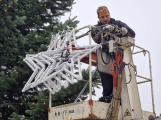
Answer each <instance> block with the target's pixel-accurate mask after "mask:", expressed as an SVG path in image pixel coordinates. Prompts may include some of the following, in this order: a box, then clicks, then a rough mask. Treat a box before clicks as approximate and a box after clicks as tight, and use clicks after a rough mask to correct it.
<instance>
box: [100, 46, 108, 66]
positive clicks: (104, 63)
mask: <svg viewBox="0 0 161 120" xmlns="http://www.w3.org/2000/svg"><path fill="white" fill-rule="evenodd" d="M102 53H103V52H102V48H101V58H102V61H103V63H104V64H106V65H107V64H109V63H110V53H109V57H108V62H107V63H106V62H105V61H104V60H103V55H102Z"/></svg>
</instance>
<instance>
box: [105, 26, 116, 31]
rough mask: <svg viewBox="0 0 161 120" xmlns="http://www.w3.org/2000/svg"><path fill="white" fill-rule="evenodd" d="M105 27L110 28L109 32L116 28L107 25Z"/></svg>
mask: <svg viewBox="0 0 161 120" xmlns="http://www.w3.org/2000/svg"><path fill="white" fill-rule="evenodd" d="M105 28H108V32H112V31H113V30H114V26H112V25H106V26H105Z"/></svg>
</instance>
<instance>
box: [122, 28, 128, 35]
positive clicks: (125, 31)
mask: <svg viewBox="0 0 161 120" xmlns="http://www.w3.org/2000/svg"><path fill="white" fill-rule="evenodd" d="M127 32H128V31H127V29H126V28H124V27H122V28H121V34H122V35H123V36H125V35H126V34H127Z"/></svg>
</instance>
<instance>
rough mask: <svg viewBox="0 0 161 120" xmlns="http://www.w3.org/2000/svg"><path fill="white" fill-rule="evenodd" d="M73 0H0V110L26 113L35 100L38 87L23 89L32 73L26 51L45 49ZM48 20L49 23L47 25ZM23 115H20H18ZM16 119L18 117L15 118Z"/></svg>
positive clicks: (6, 115)
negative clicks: (26, 58)
mask: <svg viewBox="0 0 161 120" xmlns="http://www.w3.org/2000/svg"><path fill="white" fill-rule="evenodd" d="M72 3H73V0H68V1H66V0H0V16H1V17H0V26H1V28H0V32H1V34H0V91H1V92H0V113H2V120H8V118H9V117H10V115H11V114H12V113H13V112H15V113H13V114H12V116H15V117H17V118H19V117H20V116H21V115H24V116H27V115H28V114H26V113H25V110H26V109H27V108H28V104H23V103H26V102H30V101H33V100H32V99H33V97H34V96H35V95H37V94H38V91H37V89H31V90H29V91H27V92H25V93H22V92H21V91H22V88H23V87H24V85H25V83H26V81H27V80H28V78H29V77H30V75H31V74H32V71H31V69H30V68H29V67H28V66H27V65H26V64H25V63H24V62H23V59H24V57H25V55H26V54H28V53H30V54H36V53H38V52H40V51H44V50H46V48H47V45H48V44H49V42H50V39H51V31H52V30H53V28H54V26H55V25H57V23H58V20H59V17H60V16H61V15H63V14H64V13H65V12H67V11H70V9H71V5H72ZM45 24H49V25H48V26H45ZM19 115H20V116H19ZM15 119H16V118H15Z"/></svg>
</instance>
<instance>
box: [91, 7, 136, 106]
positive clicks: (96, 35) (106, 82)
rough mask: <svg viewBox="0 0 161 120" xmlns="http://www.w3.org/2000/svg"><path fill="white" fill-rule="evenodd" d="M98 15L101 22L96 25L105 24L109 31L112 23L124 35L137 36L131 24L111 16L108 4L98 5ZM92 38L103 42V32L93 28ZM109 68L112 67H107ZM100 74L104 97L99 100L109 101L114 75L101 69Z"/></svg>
mask: <svg viewBox="0 0 161 120" xmlns="http://www.w3.org/2000/svg"><path fill="white" fill-rule="evenodd" d="M97 15H98V19H99V22H98V24H97V25H95V26H96V27H98V26H102V25H105V28H108V31H109V32H112V31H113V30H114V27H113V26H112V25H110V24H114V25H117V26H118V27H119V28H120V29H121V34H122V36H130V37H133V38H134V37H135V32H134V31H133V30H132V29H131V28H130V27H129V26H127V25H126V24H125V23H123V22H121V21H119V20H115V19H113V18H111V17H110V13H109V10H108V8H107V7H106V6H100V7H98V9H97ZM106 24H108V25H106ZM92 38H93V40H94V41H95V42H96V43H98V44H99V43H100V42H101V33H100V32H99V31H95V32H94V30H93V29H92ZM107 69H110V68H107ZM98 71H99V70H98ZM99 74H100V76H101V82H102V86H103V97H101V98H100V99H99V101H102V102H107V103H109V102H110V101H111V99H112V91H113V77H112V75H111V74H107V73H103V72H100V71H99Z"/></svg>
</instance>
